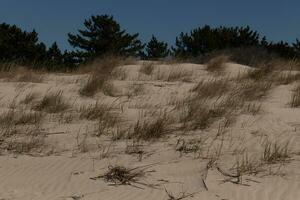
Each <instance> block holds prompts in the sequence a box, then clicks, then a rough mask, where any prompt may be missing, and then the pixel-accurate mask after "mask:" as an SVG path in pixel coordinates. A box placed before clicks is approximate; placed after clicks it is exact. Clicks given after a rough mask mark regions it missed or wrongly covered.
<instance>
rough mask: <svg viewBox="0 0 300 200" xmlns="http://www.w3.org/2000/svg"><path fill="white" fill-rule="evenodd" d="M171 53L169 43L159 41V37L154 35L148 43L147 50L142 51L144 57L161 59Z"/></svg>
mask: <svg viewBox="0 0 300 200" xmlns="http://www.w3.org/2000/svg"><path fill="white" fill-rule="evenodd" d="M169 54H170V51H169V49H168V44H167V43H166V42H163V41H158V40H157V38H156V37H155V36H154V35H152V37H151V40H150V41H149V42H148V43H147V46H146V52H141V57H142V58H143V59H160V58H165V57H167V56H168V55H169Z"/></svg>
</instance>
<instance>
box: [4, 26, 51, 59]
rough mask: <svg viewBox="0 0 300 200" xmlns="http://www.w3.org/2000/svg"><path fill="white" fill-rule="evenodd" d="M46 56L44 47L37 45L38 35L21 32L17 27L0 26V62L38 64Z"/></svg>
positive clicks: (33, 32)
mask: <svg viewBox="0 0 300 200" xmlns="http://www.w3.org/2000/svg"><path fill="white" fill-rule="evenodd" d="M45 56H46V46H45V44H43V43H38V34H37V33H36V32H35V30H33V31H32V32H26V31H22V30H21V29H20V28H18V27H17V26H15V25H13V26H11V25H9V24H6V23H2V24H0V61H14V62H19V63H22V64H26V63H32V62H38V61H40V60H43V59H44V58H45Z"/></svg>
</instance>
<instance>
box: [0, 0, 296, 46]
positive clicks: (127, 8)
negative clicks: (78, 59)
mask: <svg viewBox="0 0 300 200" xmlns="http://www.w3.org/2000/svg"><path fill="white" fill-rule="evenodd" d="M299 10H300V0H0V23H2V22H6V23H9V24H16V25H18V26H20V27H21V28H22V29H25V30H30V31H31V30H32V29H33V28H34V29H35V30H36V31H37V32H38V33H39V38H40V41H42V42H45V43H46V44H47V45H49V44H51V43H52V42H54V41H57V42H58V44H59V46H60V48H62V49H69V48H70V46H69V44H68V42H67V33H69V32H72V33H75V32H76V30H77V29H78V28H82V26H83V25H82V24H83V21H84V19H86V18H88V17H90V16H91V15H92V14H99V15H101V14H111V15H114V17H115V19H116V20H117V21H118V22H119V23H120V24H121V26H122V28H124V29H126V30H127V31H128V32H130V33H135V32H138V33H140V39H141V40H142V41H143V42H145V41H147V40H149V38H150V37H151V35H152V34H154V35H156V36H157V37H158V38H159V39H161V40H164V41H167V42H168V43H169V44H174V41H175V37H176V36H177V35H178V34H179V33H180V32H182V31H183V32H188V31H190V30H191V29H193V28H196V27H198V26H203V25H205V24H209V25H212V26H220V25H225V26H240V25H250V26H251V27H252V28H253V29H255V30H258V31H259V32H260V33H261V34H262V35H266V36H267V38H268V39H269V40H272V41H278V40H285V41H288V42H293V41H294V40H295V38H300V11H299Z"/></svg>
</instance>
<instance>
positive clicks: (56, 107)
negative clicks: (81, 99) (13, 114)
mask: <svg viewBox="0 0 300 200" xmlns="http://www.w3.org/2000/svg"><path fill="white" fill-rule="evenodd" d="M69 107H70V106H69V104H68V103H67V102H66V101H65V100H64V99H63V92H62V91H58V92H56V93H53V92H50V93H49V94H46V95H45V96H44V97H43V98H42V99H41V100H40V101H39V102H38V103H37V104H36V105H35V106H34V107H33V109H34V110H36V111H45V112H48V113H58V112H62V111H65V110H67V109H68V108H69Z"/></svg>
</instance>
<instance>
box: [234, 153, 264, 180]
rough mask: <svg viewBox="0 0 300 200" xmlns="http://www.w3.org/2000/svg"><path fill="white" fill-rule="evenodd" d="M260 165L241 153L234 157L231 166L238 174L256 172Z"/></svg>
mask: <svg viewBox="0 0 300 200" xmlns="http://www.w3.org/2000/svg"><path fill="white" fill-rule="evenodd" d="M261 167H262V165H261V163H259V162H258V161H256V160H254V159H253V158H250V157H249V156H248V154H247V153H246V154H243V155H242V156H239V157H238V158H237V159H236V163H235V164H234V166H233V167H232V169H233V170H234V171H236V172H237V174H239V175H247V174H248V175H250V174H254V175H255V174H258V173H259V172H260V171H261V170H262V169H261Z"/></svg>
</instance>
